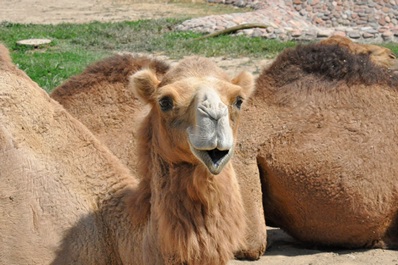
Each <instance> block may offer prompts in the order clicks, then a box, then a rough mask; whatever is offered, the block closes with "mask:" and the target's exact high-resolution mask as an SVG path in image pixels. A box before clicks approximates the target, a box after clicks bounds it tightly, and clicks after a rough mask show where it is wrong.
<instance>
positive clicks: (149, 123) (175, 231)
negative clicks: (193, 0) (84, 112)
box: [131, 57, 254, 264]
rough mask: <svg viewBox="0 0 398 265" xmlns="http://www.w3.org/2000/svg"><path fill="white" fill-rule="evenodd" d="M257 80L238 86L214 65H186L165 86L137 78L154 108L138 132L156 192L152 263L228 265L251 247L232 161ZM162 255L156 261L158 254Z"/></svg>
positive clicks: (241, 79) (144, 172) (198, 61)
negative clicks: (243, 106) (242, 111)
mask: <svg viewBox="0 0 398 265" xmlns="http://www.w3.org/2000/svg"><path fill="white" fill-rule="evenodd" d="M253 86H254V83H253V77H252V75H251V74H249V73H247V72H242V73H241V74H240V75H238V76H237V77H236V78H234V79H233V80H230V79H229V77H228V76H226V74H225V73H224V72H223V71H222V70H221V69H219V68H218V67H217V66H216V65H215V64H214V63H212V62H211V61H210V60H207V59H205V58H200V57H191V58H188V59H185V60H183V61H181V62H180V63H179V64H178V65H177V66H175V67H173V68H172V69H171V70H170V71H168V72H167V73H166V75H165V76H164V78H162V80H161V81H160V80H159V79H158V78H157V76H156V73H155V72H154V71H153V70H148V69H144V70H141V71H138V72H137V73H135V74H134V75H133V76H132V77H131V87H132V89H133V91H134V92H135V94H136V96H137V97H138V98H140V99H141V100H142V101H143V102H144V103H146V104H148V105H150V107H151V110H150V111H149V113H148V114H147V116H146V117H145V119H144V120H143V122H142V125H141V128H140V130H139V133H138V139H139V143H138V159H139V163H138V172H139V174H140V175H141V177H142V181H141V184H143V185H148V184H149V187H150V189H151V198H150V203H151V209H150V212H151V215H150V219H149V225H148V228H147V229H148V230H147V233H148V234H149V236H147V238H146V239H144V242H145V246H144V249H150V250H153V251H154V253H153V255H146V256H145V257H146V259H145V260H144V264H160V263H162V262H161V261H163V262H164V263H165V264H226V263H227V261H228V260H229V259H231V258H232V257H233V251H234V250H235V251H238V250H239V249H243V247H244V242H243V241H244V231H245V228H246V227H245V214H244V209H243V203H242V199H241V195H240V190H239V185H238V181H237V179H236V176H235V172H234V169H233V167H232V164H231V162H230V158H231V156H232V153H233V149H234V143H235V134H236V129H237V125H238V120H239V116H240V115H239V114H240V108H241V104H242V102H243V101H245V100H246V99H247V98H248V97H249V96H250V94H251V93H252V91H253ZM159 253H160V254H161V255H160V256H159V255H156V254H159Z"/></svg>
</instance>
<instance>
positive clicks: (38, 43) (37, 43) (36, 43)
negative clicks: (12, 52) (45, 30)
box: [17, 39, 51, 48]
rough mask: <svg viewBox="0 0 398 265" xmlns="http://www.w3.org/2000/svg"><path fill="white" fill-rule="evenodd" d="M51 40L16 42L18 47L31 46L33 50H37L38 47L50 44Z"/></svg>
mask: <svg viewBox="0 0 398 265" xmlns="http://www.w3.org/2000/svg"><path fill="white" fill-rule="evenodd" d="M50 43H51V40H49V39H26V40H19V41H17V44H18V45H24V46H31V47H34V48H39V47H40V46H43V45H46V44H50Z"/></svg>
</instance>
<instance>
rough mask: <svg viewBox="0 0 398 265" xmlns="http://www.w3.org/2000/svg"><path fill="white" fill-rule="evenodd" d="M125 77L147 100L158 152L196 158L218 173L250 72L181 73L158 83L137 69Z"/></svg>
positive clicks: (182, 159) (184, 159)
mask: <svg viewBox="0 0 398 265" xmlns="http://www.w3.org/2000/svg"><path fill="white" fill-rule="evenodd" d="M130 80H131V83H132V89H133V91H135V94H136V95H137V96H138V97H139V98H141V99H142V100H143V101H144V102H147V103H150V104H151V106H152V110H151V113H152V115H153V116H154V117H156V119H158V123H157V124H158V126H159V128H158V129H157V131H158V132H164V134H160V135H159V136H158V137H159V138H158V139H157V142H158V143H159V149H160V153H162V154H163V157H164V158H166V159H169V160H172V161H173V162H186V163H190V164H198V163H201V164H203V165H204V166H205V167H206V168H207V169H208V170H209V171H210V173H211V174H214V175H216V174H219V173H220V172H221V171H222V169H223V168H224V166H225V165H226V164H227V163H228V161H230V159H231V157H232V154H233V149H234V142H235V140H234V139H235V132H236V127H237V121H238V118H239V114H240V113H239V112H240V108H241V105H242V103H243V101H244V100H245V99H247V98H248V96H249V95H250V93H251V91H252V89H253V88H252V83H253V77H252V75H250V74H248V73H242V74H241V75H240V76H238V77H237V78H236V79H234V80H233V81H232V82H230V81H229V80H225V79H224V77H217V76H207V75H206V76H202V75H200V76H183V77H182V78H180V79H177V80H173V81H172V82H171V83H167V84H165V85H164V86H162V85H161V84H160V81H159V80H157V78H156V76H155V75H154V73H153V72H152V71H151V70H142V71H139V72H137V73H136V74H135V75H133V76H132V77H131V79H130ZM159 84H160V85H159ZM166 132H167V133H166ZM176 150H177V151H178V152H174V151H176ZM172 151H173V153H171V152H172Z"/></svg>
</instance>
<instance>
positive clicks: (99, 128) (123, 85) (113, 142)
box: [51, 54, 169, 174]
mask: <svg viewBox="0 0 398 265" xmlns="http://www.w3.org/2000/svg"><path fill="white" fill-rule="evenodd" d="M143 68H150V69H154V70H155V71H156V73H157V75H158V76H159V78H161V77H162V75H164V74H165V72H166V71H167V70H168V69H169V65H167V64H166V63H164V62H162V61H159V60H155V59H152V58H149V57H145V56H132V55H129V54H125V55H114V56H112V57H110V58H106V59H104V60H101V61H99V62H97V63H95V64H93V65H90V66H89V67H87V69H86V70H85V71H84V72H83V73H82V74H80V75H77V76H74V77H72V78H70V79H69V80H68V81H67V82H65V83H64V84H62V85H61V86H59V87H57V88H56V89H55V90H54V91H53V92H52V93H51V97H52V98H53V99H55V100H57V101H58V102H60V103H61V104H62V105H63V106H64V108H65V109H66V110H68V112H69V113H70V114H72V115H73V116H74V117H76V118H78V119H79V120H80V121H81V122H82V123H83V124H84V125H86V126H87V128H89V129H90V131H91V132H93V133H94V135H96V136H97V138H98V139H99V140H101V141H102V142H103V143H104V144H105V145H106V146H108V148H109V149H110V150H111V151H112V152H113V153H114V154H115V155H116V156H117V157H118V158H119V159H120V160H121V161H122V162H123V163H124V164H125V165H127V166H128V168H129V169H130V170H131V171H132V173H133V174H134V173H135V172H136V160H137V159H136V140H135V138H136V133H137V132H136V129H137V128H138V123H139V122H140V118H139V117H136V116H137V110H140V109H141V108H142V107H143V105H142V104H141V102H140V101H139V100H138V99H137V98H136V97H135V96H134V94H133V92H132V91H130V90H129V89H128V88H127V86H128V77H129V76H130V75H131V74H133V73H135V72H136V71H138V70H140V69H143Z"/></svg>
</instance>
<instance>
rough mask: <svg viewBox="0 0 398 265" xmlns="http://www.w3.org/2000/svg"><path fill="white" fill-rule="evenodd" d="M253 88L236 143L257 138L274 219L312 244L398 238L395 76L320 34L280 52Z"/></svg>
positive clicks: (386, 242) (379, 242) (392, 242)
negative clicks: (316, 40)
mask: <svg viewBox="0 0 398 265" xmlns="http://www.w3.org/2000/svg"><path fill="white" fill-rule="evenodd" d="M256 89H257V90H256V94H255V95H254V99H253V101H252V103H251V104H250V106H248V111H247V112H245V113H244V114H243V115H242V124H241V127H240V128H241V129H240V132H239V134H240V135H241V136H242V139H240V141H239V142H238V144H239V143H240V142H243V144H244V145H245V146H250V145H254V146H257V147H258V148H259V152H258V154H257V161H258V164H259V167H260V171H261V176H262V186H263V192H264V211H265V216H266V220H267V224H272V225H277V226H280V227H281V228H282V229H284V230H286V231H287V232H289V233H290V234H291V235H293V236H294V237H296V238H297V239H299V240H302V241H305V242H309V243H313V244H322V245H329V246H339V247H389V248H397V247H398V203H397V202H398V165H397V160H396V154H397V153H398V144H397V140H398V90H397V89H398V76H397V75H396V74H395V73H394V72H392V71H390V70H388V69H386V68H384V67H379V66H377V65H375V64H374V63H372V62H371V58H369V56H368V55H367V54H366V55H365V54H352V53H351V52H350V51H349V50H347V49H345V48H343V47H340V46H339V45H322V44H313V45H308V46H298V47H297V48H295V49H287V50H285V51H284V52H282V53H281V54H280V55H279V56H278V57H277V59H276V60H275V62H274V63H273V64H272V65H271V66H270V67H269V68H267V69H264V70H263V71H262V73H261V74H260V76H259V78H258V79H257V82H256ZM254 124H261V130H259V128H257V129H256V130H253V129H248V128H251V127H252V126H253V125H254ZM253 132H254V133H253ZM250 133H251V134H250ZM249 134H250V137H249V136H247V137H245V136H246V135H249ZM250 141H251V143H250Z"/></svg>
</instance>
